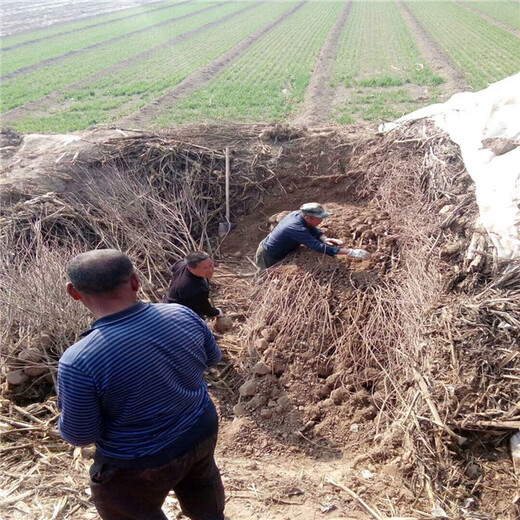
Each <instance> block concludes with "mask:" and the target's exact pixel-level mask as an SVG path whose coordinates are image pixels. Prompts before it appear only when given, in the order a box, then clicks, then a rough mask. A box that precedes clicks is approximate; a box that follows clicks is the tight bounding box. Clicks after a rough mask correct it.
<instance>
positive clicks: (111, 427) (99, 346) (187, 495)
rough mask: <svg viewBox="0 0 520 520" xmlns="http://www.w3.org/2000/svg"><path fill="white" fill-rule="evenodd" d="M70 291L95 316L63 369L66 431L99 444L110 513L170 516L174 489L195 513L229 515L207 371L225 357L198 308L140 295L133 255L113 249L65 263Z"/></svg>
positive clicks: (105, 510) (95, 469)
mask: <svg viewBox="0 0 520 520" xmlns="http://www.w3.org/2000/svg"><path fill="white" fill-rule="evenodd" d="M67 272H68V275H69V278H70V282H69V283H68V284H67V292H68V294H69V295H70V296H72V298H74V299H75V300H79V301H81V303H82V304H83V305H85V307H87V308H88V309H89V310H90V311H91V313H92V314H93V315H94V317H95V318H96V321H95V322H94V324H93V325H92V327H91V329H90V330H89V331H88V332H87V333H86V334H84V335H83V338H82V339H81V340H80V341H78V342H77V343H76V344H75V345H73V346H72V347H70V348H69V349H67V351H66V352H65V353H64V354H63V356H62V358H61V359H60V363H59V369H58V406H59V407H60V409H61V416H60V420H59V430H60V434H61V436H62V437H63V439H65V440H66V441H67V442H69V443H71V444H73V445H75V446H86V445H88V444H91V443H95V445H96V455H95V459H94V463H93V465H92V467H91V469H90V476H91V481H90V486H91V490H92V498H93V501H94V504H95V506H96V509H97V510H98V512H99V514H100V516H101V517H102V518H103V519H104V520H133V519H135V520H137V519H139V520H165V519H166V516H165V515H164V513H163V512H162V509H161V508H162V504H163V502H164V500H165V498H166V496H167V494H168V493H169V491H170V490H173V491H174V492H175V494H176V496H177V499H178V500H179V503H180V506H181V508H182V511H183V513H184V514H185V515H186V516H187V517H188V518H191V519H192V520H224V512H223V511H224V489H223V485H222V481H221V478H220V473H219V470H218V468H217V466H216V464H215V460H214V450H215V445H216V441H217V429H218V418H217V413H216V410H215V406H214V404H213V402H212V401H211V398H210V397H209V395H208V392H207V387H206V383H205V381H204V371H205V370H206V369H207V368H208V367H210V366H212V365H215V364H216V363H217V362H218V361H219V360H220V357H221V352H220V349H219V347H218V345H217V343H216V342H215V338H214V337H213V334H212V333H211V331H210V330H209V328H208V327H207V326H206V324H205V323H204V321H203V320H202V319H200V318H199V317H198V316H197V315H196V314H195V313H194V312H193V311H192V310H190V309H188V308H187V307H184V306H182V305H177V304H145V303H143V302H140V301H138V300H137V291H138V289H139V278H138V276H137V274H136V273H135V271H134V268H133V265H132V263H131V261H130V260H129V258H128V257H127V256H125V255H124V254H123V253H121V252H119V251H116V250H112V249H104V250H96V251H89V252H87V253H83V254H80V255H78V256H76V257H75V258H73V259H72V261H71V262H70V263H69V265H68V268H67Z"/></svg>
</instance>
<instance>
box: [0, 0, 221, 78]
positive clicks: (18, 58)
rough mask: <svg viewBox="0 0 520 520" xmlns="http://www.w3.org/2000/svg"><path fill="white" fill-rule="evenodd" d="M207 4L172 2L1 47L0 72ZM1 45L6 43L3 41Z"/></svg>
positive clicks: (125, 33)
mask: <svg viewBox="0 0 520 520" xmlns="http://www.w3.org/2000/svg"><path fill="white" fill-rule="evenodd" d="M208 5H211V4H207V3H206V4H204V3H198V4H191V3H190V4H186V5H180V6H173V7H170V8H169V9H166V10H162V11H156V12H151V13H143V15H142V16H141V17H136V18H130V19H125V20H121V21H119V22H114V23H112V24H110V26H106V25H100V26H95V27H92V28H90V29H86V30H83V31H82V30H76V31H74V32H73V33H69V34H64V35H62V36H57V37H55V38H52V39H49V40H44V41H39V42H35V43H32V44H27V45H24V46H22V47H16V48H13V49H12V50H7V51H4V52H3V53H2V74H3V75H5V74H9V73H10V72H13V71H16V70H18V69H21V68H23V67H27V66H29V65H35V64H38V63H40V62H44V61H45V60H49V59H51V58H56V57H59V56H63V55H65V54H67V53H69V52H73V51H78V50H81V49H85V48H87V47H90V46H92V45H99V44H102V43H104V42H107V43H110V41H111V40H112V39H114V38H121V37H125V36H130V35H132V33H134V32H135V31H142V30H146V29H147V28H149V29H152V28H153V27H154V26H155V25H158V24H163V25H164V24H165V22H166V23H167V22H171V23H175V19H176V18H178V17H180V16H184V15H186V14H189V13H192V12H196V11H198V10H200V9H203V8H207V7H208ZM166 28H167V27H165V29H166ZM4 47H6V45H5V42H4Z"/></svg>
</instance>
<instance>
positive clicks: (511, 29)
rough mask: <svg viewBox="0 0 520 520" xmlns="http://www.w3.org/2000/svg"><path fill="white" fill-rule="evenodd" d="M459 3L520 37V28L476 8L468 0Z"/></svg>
mask: <svg viewBox="0 0 520 520" xmlns="http://www.w3.org/2000/svg"><path fill="white" fill-rule="evenodd" d="M457 3H458V4H460V5H462V6H463V7H465V8H466V9H467V10H468V11H471V12H472V13H475V14H476V15H478V16H480V17H481V18H484V19H485V20H486V21H488V22H489V23H490V24H492V25H495V26H497V27H500V28H501V29H504V30H506V31H507V32H510V33H511V34H513V35H515V36H516V37H517V38H520V31H519V30H518V29H515V28H514V27H511V26H510V25H507V24H505V23H503V22H501V21H500V20H497V19H496V18H493V17H492V16H489V15H488V14H486V13H483V12H482V11H480V10H479V9H476V8H475V7H473V6H472V5H471V4H470V3H468V2H457Z"/></svg>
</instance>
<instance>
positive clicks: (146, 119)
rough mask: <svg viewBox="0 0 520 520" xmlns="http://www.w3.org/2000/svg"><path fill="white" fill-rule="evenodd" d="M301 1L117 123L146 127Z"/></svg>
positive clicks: (211, 76)
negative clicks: (162, 94)
mask: <svg viewBox="0 0 520 520" xmlns="http://www.w3.org/2000/svg"><path fill="white" fill-rule="evenodd" d="M303 4H304V2H300V3H299V4H296V5H295V6H294V7H293V8H291V9H289V10H288V11H287V12H285V13H283V14H282V15H281V16H279V17H278V18H277V19H276V20H273V21H272V22H270V23H268V24H267V25H266V26H265V27H262V28H261V29H259V30H258V31H256V32H254V33H253V34H251V35H250V36H248V37H247V38H245V39H244V40H243V41H241V42H240V43H238V44H237V45H235V46H234V47H232V48H231V49H230V50H229V51H227V52H225V53H224V54H222V55H221V56H219V57H218V58H216V59H215V60H213V61H212V62H211V63H209V64H208V65H206V66H204V67H202V68H201V69H199V70H197V71H195V72H194V73H193V74H190V75H189V76H188V77H187V78H185V79H184V80H182V81H181V82H180V83H179V84H178V85H177V86H176V87H175V88H173V89H172V90H170V91H168V92H167V93H166V94H164V96H161V97H160V98H158V99H156V100H155V101H153V102H152V103H150V104H148V105H146V106H144V107H143V108H141V109H140V110H138V111H136V112H134V113H133V114H130V115H129V116H127V117H125V118H123V119H121V120H120V121H118V122H117V124H118V125H120V126H121V127H133V128H150V127H151V125H150V120H151V119H153V118H154V117H155V116H157V115H159V114H161V113H163V112H164V110H168V109H169V108H170V107H172V106H174V105H175V103H177V101H179V100H180V99H183V98H185V97H187V96H188V95H189V94H191V93H192V92H193V91H194V90H196V89H199V88H202V87H204V86H205V85H207V84H208V83H209V82H210V81H211V80H212V79H213V78H215V77H216V76H217V74H219V72H221V71H222V70H224V69H225V68H226V67H228V66H229V65H230V63H232V62H233V61H234V60H236V59H237V58H238V57H239V56H241V55H242V54H243V53H244V52H246V51H247V49H249V48H250V47H251V46H252V45H253V44H254V43H255V42H257V41H258V40H259V39H260V38H262V37H263V36H264V35H265V34H267V33H268V32H269V31H271V30H272V29H273V28H274V27H276V26H277V25H279V24H280V23H281V22H283V21H284V20H285V19H287V18H288V17H289V16H291V15H292V14H293V13H294V12H295V11H297V10H298V9H300V8H301V7H302V6H303Z"/></svg>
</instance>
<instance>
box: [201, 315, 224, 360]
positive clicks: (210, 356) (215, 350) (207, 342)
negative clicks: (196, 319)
mask: <svg viewBox="0 0 520 520" xmlns="http://www.w3.org/2000/svg"><path fill="white" fill-rule="evenodd" d="M201 321H203V320H201ZM203 325H204V348H205V349H206V356H207V361H206V364H207V365H208V367H212V366H215V365H216V364H217V363H218V362H219V361H220V359H221V358H222V352H221V351H220V347H219V346H218V344H217V342H216V340H215V336H214V335H213V332H211V330H210V328H209V327H208V326H207V325H206V323H205V322H203Z"/></svg>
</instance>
